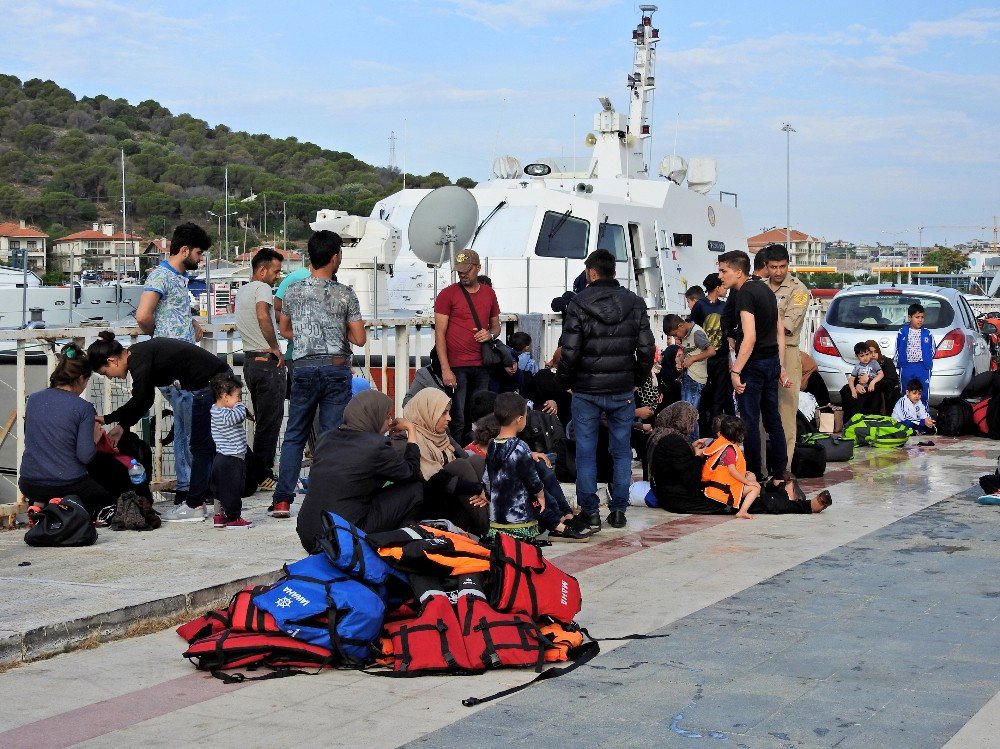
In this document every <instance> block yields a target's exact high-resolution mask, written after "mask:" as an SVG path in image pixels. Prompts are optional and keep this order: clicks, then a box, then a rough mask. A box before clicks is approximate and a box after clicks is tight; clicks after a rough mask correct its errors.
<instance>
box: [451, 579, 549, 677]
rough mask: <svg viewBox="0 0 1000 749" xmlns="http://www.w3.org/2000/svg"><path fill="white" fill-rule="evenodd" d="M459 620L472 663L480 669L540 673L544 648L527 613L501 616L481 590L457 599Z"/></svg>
mask: <svg viewBox="0 0 1000 749" xmlns="http://www.w3.org/2000/svg"><path fill="white" fill-rule="evenodd" d="M456 605H457V609H458V621H459V623H460V624H461V625H462V638H463V640H464V642H465V650H466V652H467V653H468V654H469V660H470V661H471V662H472V663H473V664H475V666H476V667H477V668H480V667H481V668H488V669H489V668H504V667H509V668H525V667H528V666H531V667H533V668H535V669H536V670H539V671H540V670H541V668H542V664H543V663H544V662H545V645H544V643H543V640H542V635H541V633H540V632H539V631H538V625H536V624H535V623H534V622H533V621H532V620H531V619H530V618H529V617H527V616H525V615H524V614H501V613H500V612H499V611H496V610H495V609H493V607H492V606H490V605H489V604H488V603H487V602H486V597H485V596H484V595H483V594H482V593H480V592H479V591H462V592H461V593H459V596H458V603H457V604H456Z"/></svg>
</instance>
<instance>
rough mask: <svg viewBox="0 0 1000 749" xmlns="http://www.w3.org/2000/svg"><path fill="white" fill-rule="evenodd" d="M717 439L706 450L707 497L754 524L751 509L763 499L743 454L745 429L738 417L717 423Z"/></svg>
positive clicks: (702, 474)
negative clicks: (726, 506) (758, 498)
mask: <svg viewBox="0 0 1000 749" xmlns="http://www.w3.org/2000/svg"><path fill="white" fill-rule="evenodd" d="M717 423H718V428H717V430H716V431H717V433H718V436H717V437H716V438H715V439H714V440H713V441H712V442H711V443H710V444H709V445H708V446H707V447H705V448H704V456H705V467H704V468H703V469H702V473H701V480H702V483H703V484H704V485H705V496H706V497H708V498H709V499H713V500H715V501H716V502H721V503H722V504H724V505H728V506H729V507H732V508H733V509H734V510H736V517H738V518H743V519H744V520H753V516H752V515H751V514H750V506H751V505H752V504H753V503H754V500H756V499H757V497H759V496H760V483H759V482H758V481H757V477H756V476H754V475H753V474H752V473H751V472H749V471H748V470H747V459H746V456H745V455H744V454H743V448H742V444H743V440H744V439H745V438H746V427H745V426H744V425H743V422H742V421H741V420H740V419H739V418H738V417H736V416H722V417H720V418H719V419H717Z"/></svg>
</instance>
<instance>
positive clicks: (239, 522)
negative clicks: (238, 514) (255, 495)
mask: <svg viewBox="0 0 1000 749" xmlns="http://www.w3.org/2000/svg"><path fill="white" fill-rule="evenodd" d="M223 520H225V518H223ZM223 527H224V528H226V529H229V528H253V523H251V522H250V521H249V520H247V519H246V518H236V520H225V525H224V526H223Z"/></svg>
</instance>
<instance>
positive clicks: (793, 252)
mask: <svg viewBox="0 0 1000 749" xmlns="http://www.w3.org/2000/svg"><path fill="white" fill-rule="evenodd" d="M785 236H786V232H785V229H784V228H780V229H779V228H774V229H768V230H767V231H765V232H762V233H761V234H758V235H756V236H753V237H750V238H749V239H747V246H748V247H749V248H750V253H751V254H756V252H757V250H759V249H761V248H762V247H766V246H767V245H769V244H785ZM789 236H790V238H791V243H792V246H791V248H790V249H789V251H788V255H789V257H790V258H791V265H792V266H793V267H802V266H807V265H826V264H827V263H826V240H825V239H820V238H819V237H811V236H809V235H808V234H803V233H802V232H800V231H799V230H798V229H792V230H791V232H789Z"/></svg>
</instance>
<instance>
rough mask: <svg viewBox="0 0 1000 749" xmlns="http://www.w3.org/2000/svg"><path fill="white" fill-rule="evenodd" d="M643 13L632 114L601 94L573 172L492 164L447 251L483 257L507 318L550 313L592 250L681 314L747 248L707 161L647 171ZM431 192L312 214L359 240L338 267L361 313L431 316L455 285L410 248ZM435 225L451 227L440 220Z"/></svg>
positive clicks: (648, 77) (649, 38)
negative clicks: (357, 212)
mask: <svg viewBox="0 0 1000 749" xmlns="http://www.w3.org/2000/svg"><path fill="white" fill-rule="evenodd" d="M640 9H641V20H640V22H639V24H638V26H637V27H635V28H634V29H633V30H632V31H631V35H632V42H633V44H634V55H633V65H632V72H631V73H630V74H629V75H628V76H627V79H626V86H627V91H628V97H629V103H628V111H627V113H625V112H619V111H617V110H616V109H615V107H614V105H613V104H612V102H611V99H610V98H608V97H604V96H602V97H600V98H599V101H600V103H601V111H599V112H597V114H596V115H595V116H594V131H595V132H593V133H590V134H588V135H587V136H586V140H585V142H586V144H587V145H588V146H590V147H592V148H593V155H592V158H590V160H589V164H587V165H586V166H584V168H582V169H579V170H577V171H574V169H576V168H577V166H576V165H575V164H574V163H572V160H567V159H537V160H535V161H532V162H531V163H529V164H527V165H526V166H523V167H522V165H521V163H520V161H519V160H518V159H516V158H515V157H513V156H502V157H500V158H498V159H496V160H495V162H494V164H493V170H492V171H493V178H492V179H490V180H488V181H487V182H484V183H481V184H479V185H478V186H476V187H474V188H472V189H471V190H470V191H469V192H471V195H472V197H473V198H474V201H475V206H476V207H477V208H478V212H477V218H476V219H475V221H474V222H473V224H472V226H473V231H472V232H471V237H470V238H469V239H468V241H465V242H464V243H462V244H461V245H460V246H458V247H455V248H453V249H454V250H461V249H463V248H471V249H474V250H476V251H477V252H478V253H479V256H480V257H481V258H482V259H483V270H482V272H483V273H484V274H486V275H488V276H490V277H491V279H492V281H493V288H494V290H495V291H496V293H497V296H498V298H499V301H500V308H501V309H502V310H503V311H505V312H549V311H550V303H551V300H552V299H553V298H554V297H557V296H559V295H561V294H562V293H563V292H564V291H566V290H568V289H572V287H573V280H574V278H576V276H577V275H579V274H580V273H581V271H582V270H583V260H584V258H585V257H586V256H587V255H588V254H589V253H590V252H592V251H593V250H596V249H598V248H602V249H607V250H609V251H611V252H612V253H613V254H614V255H615V257H616V258H617V259H618V279H619V280H620V281H621V282H622V283H623V284H627V285H628V286H629V287H630V288H631V289H633V290H634V291H635V292H636V293H637V294H639V296H641V297H642V298H643V299H644V300H645V301H646V304H647V305H648V306H649V307H650V308H651V309H672V310H679V309H684V298H683V294H684V291H685V289H686V288H688V287H689V286H691V285H694V284H700V283H701V282H702V279H703V278H704V277H705V276H706V275H707V274H708V273H710V272H712V271H713V270H715V269H716V261H717V259H718V257H719V254H720V253H722V252H725V251H728V250H744V251H746V249H747V242H746V233H745V231H744V229H743V220H742V218H741V215H740V212H739V211H738V210H737V208H736V196H735V194H732V193H719V194H718V196H717V198H716V197H713V196H711V195H710V194H709V193H710V192H711V191H712V189H713V187H714V186H715V183H716V163H715V161H714V160H713V159H691V160H690V162H687V161H685V159H683V158H681V157H679V156H667V157H665V158H664V159H663V160H662V161H661V162H660V164H659V168H658V170H657V171H658V176H652V175H651V174H650V163H649V162H650V155H651V150H652V149H651V147H650V137H651V135H652V129H653V127H652V123H651V122H650V115H649V113H650V111H651V104H652V99H653V92H654V91H655V89H656V78H655V73H654V69H655V62H656V45H657V43H658V42H659V30H658V29H657V28H655V27H654V26H653V23H652V16H653V13H654V11H656V6H654V5H643V6H640ZM439 190H441V191H446V190H453V191H459V190H461V188H457V187H446V188H439ZM430 192H432V191H431V190H426V189H404V190H402V191H400V192H397V193H395V194H393V195H391V196H389V197H387V198H385V199H383V200H381V201H379V202H378V203H376V204H375V206H374V208H373V210H372V214H371V217H370V218H368V219H360V222H361V223H359V219H358V218H357V217H348V216H347V215H346V214H344V213H343V212H340V211H326V210H322V211H319V212H318V213H317V217H316V221H315V222H314V223H312V224H311V226H312V228H313V229H314V230H320V229H330V230H333V231H338V232H342V231H345V230H347V231H348V233H349V234H352V235H353V236H354V238H355V240H356V244H355V248H356V249H357V252H352V250H351V249H346V250H345V261H344V266H342V268H343V269H344V271H345V272H346V273H347V274H348V275H349V276H350V280H349V281H348V282H349V283H352V284H354V285H355V289H356V290H357V291H358V295H359V298H360V299H361V304H362V308H363V311H364V310H371V311H372V312H376V313H378V314H385V313H386V312H389V311H394V312H398V311H399V310H400V309H401V308H403V309H406V310H410V311H416V312H424V313H429V312H430V311H431V309H432V308H433V302H434V297H435V296H436V293H437V289H439V288H443V287H444V286H446V285H447V284H448V283H450V282H451V281H450V277H451V274H450V272H449V271H450V268H449V265H450V264H449V263H447V262H444V263H432V266H443V267H429V266H428V261H427V257H426V251H424V252H421V249H420V248H415V247H411V244H410V239H411V238H412V234H413V227H412V226H411V217H413V216H414V211H415V209H416V208H417V206H418V204H419V203H420V202H421V201H422V200H424V199H425V197H426V196H427V195H428V194H429V193H430ZM723 198H727V199H726V200H723ZM425 213H426V212H425ZM422 218H427V217H426V216H423V217H422ZM421 223H426V221H423V222H421ZM439 223H455V222H454V221H451V219H450V218H449V217H447V216H442V220H441V221H440V222H439ZM442 228H443V227H442ZM408 230H409V231H408ZM369 233H370V236H366V235H368V234H369ZM345 239H347V237H345ZM458 241H461V240H458ZM373 247H377V250H376V251H375V252H374V255H373V249H372V248H373ZM362 248H363V249H362ZM415 250H416V252H415ZM354 254H357V255H358V257H357V258H354V257H353V255H354ZM446 257H447V255H446V254H445V255H444V256H443V258H442V259H444V258H446ZM366 258H367V261H368V262H367V263H366V264H365V263H359V261H361V260H364V259H366ZM352 260H353V262H351V261H352ZM359 265H364V269H361V268H360V267H356V266H359ZM348 266H350V269H349V268H348ZM351 269H353V270H351ZM365 269H366V270H367V273H368V276H369V278H368V280H366V279H365V274H366V270H365ZM380 269H381V270H385V271H386V273H384V274H380V273H378V271H379V270H380ZM376 276H383V278H377V277H376ZM390 300H391V301H390Z"/></svg>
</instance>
